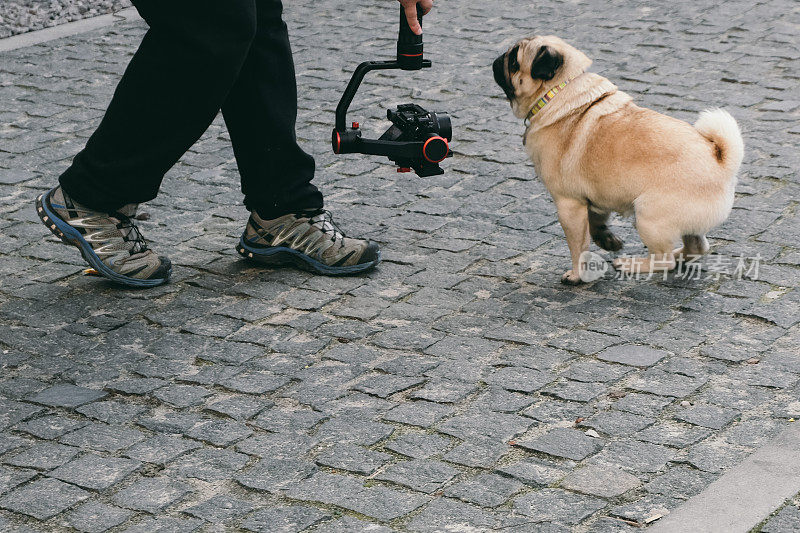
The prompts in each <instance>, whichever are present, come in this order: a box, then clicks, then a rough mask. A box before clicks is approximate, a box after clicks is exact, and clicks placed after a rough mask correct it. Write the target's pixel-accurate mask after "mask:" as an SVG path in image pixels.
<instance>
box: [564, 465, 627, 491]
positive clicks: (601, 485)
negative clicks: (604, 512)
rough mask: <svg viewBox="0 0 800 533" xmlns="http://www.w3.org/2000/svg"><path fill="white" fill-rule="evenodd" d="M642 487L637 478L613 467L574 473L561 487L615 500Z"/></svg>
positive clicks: (601, 467)
mask: <svg viewBox="0 0 800 533" xmlns="http://www.w3.org/2000/svg"><path fill="white" fill-rule="evenodd" d="M639 485H641V482H640V481H639V479H638V478H637V477H636V476H633V475H631V474H628V473H627V472H625V471H623V470H621V469H619V468H616V467H613V466H598V465H590V466H585V467H583V468H579V469H578V470H575V471H573V472H572V473H571V474H569V475H568V476H567V477H565V478H564V480H563V481H561V486H562V487H563V488H565V489H568V490H573V491H575V492H580V493H583V494H591V495H593V496H600V497H601V498H614V497H616V496H620V495H622V494H625V493H626V492H628V491H629V490H633V489H635V488H636V487H638V486H639Z"/></svg>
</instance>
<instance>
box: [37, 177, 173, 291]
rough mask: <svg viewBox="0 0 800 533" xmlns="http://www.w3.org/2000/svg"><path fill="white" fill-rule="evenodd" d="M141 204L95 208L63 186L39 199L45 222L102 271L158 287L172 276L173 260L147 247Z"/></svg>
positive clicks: (135, 284)
mask: <svg viewBox="0 0 800 533" xmlns="http://www.w3.org/2000/svg"><path fill="white" fill-rule="evenodd" d="M137 207H138V206H137V204H129V205H126V206H124V207H123V208H121V209H120V210H119V211H116V212H114V213H103V212H100V211H93V210H91V209H89V208H88V207H84V206H82V205H80V204H78V203H76V202H75V201H73V200H72V199H71V198H70V197H69V196H67V195H66V194H65V193H64V191H63V190H62V189H61V187H60V186H58V187H56V188H54V189H51V190H50V191H49V192H47V193H45V194H42V195H39V197H38V198H37V199H36V212H37V214H38V215H39V218H41V219H42V222H43V223H44V225H45V226H47V228H48V229H49V230H50V231H51V232H53V234H55V236H56V237H58V238H59V239H61V240H62V241H63V242H64V243H65V244H71V245H73V246H76V247H77V248H78V249H79V250H80V251H81V255H82V256H83V258H84V259H85V260H86V262H87V263H89V265H90V266H91V267H92V268H94V269H95V270H96V271H97V273H98V274H100V275H101V276H103V277H106V278H108V279H110V280H112V281H115V282H117V283H121V284H123V285H128V286H131V287H155V286H156V285H161V284H162V283H165V282H166V281H167V280H168V279H169V276H170V274H171V273H172V264H171V263H170V261H169V259H167V258H166V257H159V256H157V255H156V254H155V253H154V252H153V251H152V250H149V249H148V248H147V243H146V242H145V240H144V237H142V234H141V233H139V228H137V227H136V224H135V218H134V217H135V216H136V208H137Z"/></svg>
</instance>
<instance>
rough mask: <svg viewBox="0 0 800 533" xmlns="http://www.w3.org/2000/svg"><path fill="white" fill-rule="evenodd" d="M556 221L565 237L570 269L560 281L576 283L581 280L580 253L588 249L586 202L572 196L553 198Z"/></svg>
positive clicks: (569, 283) (570, 283) (568, 283)
mask: <svg viewBox="0 0 800 533" xmlns="http://www.w3.org/2000/svg"><path fill="white" fill-rule="evenodd" d="M555 203H556V209H558V221H559V222H560V223H561V228H562V229H563V230H564V235H565V236H566V237H567V245H568V246H569V255H570V257H571V258H572V269H571V270H568V271H566V272H565V273H564V275H563V276H561V283H566V284H567V285H578V284H579V283H581V282H582V280H581V270H580V269H581V261H580V259H581V254H582V253H583V252H585V251H586V250H588V249H589V242H590V236H589V216H588V211H587V209H586V203H585V202H581V201H580V200H575V199H573V198H557V199H555Z"/></svg>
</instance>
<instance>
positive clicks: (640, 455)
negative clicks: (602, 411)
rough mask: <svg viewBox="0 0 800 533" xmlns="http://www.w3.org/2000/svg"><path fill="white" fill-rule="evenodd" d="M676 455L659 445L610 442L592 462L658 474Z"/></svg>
mask: <svg viewBox="0 0 800 533" xmlns="http://www.w3.org/2000/svg"><path fill="white" fill-rule="evenodd" d="M675 454H676V451H675V450H673V449H671V448H668V447H666V446H661V445H659V444H651V443H648V442H639V441H628V440H620V441H615V442H610V443H609V444H608V445H607V446H606V447H605V448H603V451H601V452H600V453H599V454H597V455H595V456H594V457H593V458H592V459H591V460H592V462H595V461H596V462H598V463H609V464H615V465H620V466H621V467H623V468H625V469H629V470H633V471H634V472H658V471H659V470H661V469H662V468H663V467H664V465H666V464H667V462H669V461H671V460H672V459H673V457H675Z"/></svg>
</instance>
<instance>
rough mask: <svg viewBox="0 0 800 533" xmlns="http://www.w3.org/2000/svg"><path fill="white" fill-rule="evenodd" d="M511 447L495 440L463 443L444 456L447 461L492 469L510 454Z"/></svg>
mask: <svg viewBox="0 0 800 533" xmlns="http://www.w3.org/2000/svg"><path fill="white" fill-rule="evenodd" d="M508 450H509V446H508V445H507V444H506V443H504V442H498V441H496V440H493V439H473V440H468V441H466V442H462V443H461V444H459V445H458V446H456V447H455V448H453V449H452V450H450V451H449V452H447V454H445V455H444V456H443V459H444V460H445V461H448V462H451V463H455V464H459V465H464V466H470V467H477V468H490V467H491V466H492V465H494V464H496V463H497V461H499V460H500V458H501V457H502V456H503V455H505V453H506V452H508Z"/></svg>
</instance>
